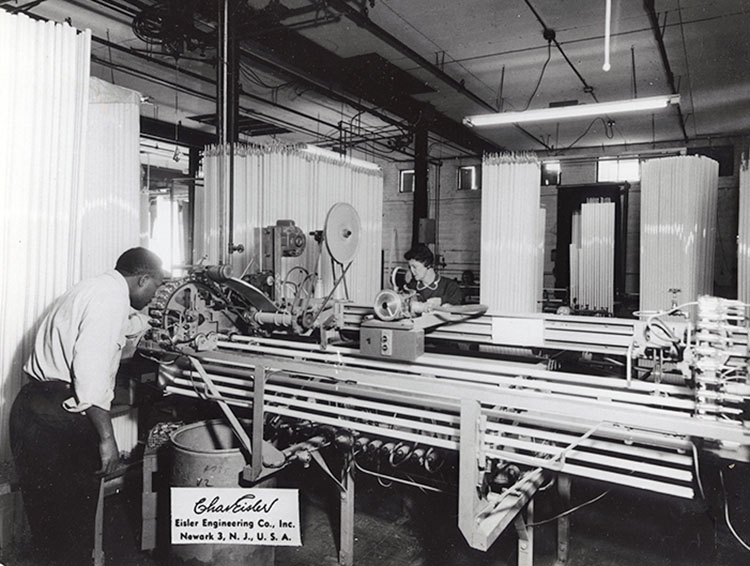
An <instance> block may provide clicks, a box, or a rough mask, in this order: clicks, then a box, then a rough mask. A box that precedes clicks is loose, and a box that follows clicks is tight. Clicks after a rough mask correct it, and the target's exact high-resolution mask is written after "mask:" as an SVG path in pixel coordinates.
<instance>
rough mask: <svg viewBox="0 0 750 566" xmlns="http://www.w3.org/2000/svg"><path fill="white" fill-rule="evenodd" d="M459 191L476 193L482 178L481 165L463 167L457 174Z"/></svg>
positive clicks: (460, 167)
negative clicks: (480, 173)
mask: <svg viewBox="0 0 750 566" xmlns="http://www.w3.org/2000/svg"><path fill="white" fill-rule="evenodd" d="M456 175H457V182H456V184H457V187H458V190H459V191H476V190H478V189H479V185H480V182H479V181H480V179H481V176H480V175H479V165H461V166H459V168H458V171H457V173H456Z"/></svg>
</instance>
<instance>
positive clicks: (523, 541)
mask: <svg viewBox="0 0 750 566" xmlns="http://www.w3.org/2000/svg"><path fill="white" fill-rule="evenodd" d="M524 515H525V516H526V519H525V521H524ZM533 522H534V499H533V498H532V499H529V503H528V504H527V505H526V512H525V513H524V512H522V513H519V514H518V515H517V516H516V519H515V521H514V523H515V526H516V532H517V533H518V566H534V527H533V526H531V525H532V523H533Z"/></svg>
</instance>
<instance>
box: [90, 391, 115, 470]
mask: <svg viewBox="0 0 750 566" xmlns="http://www.w3.org/2000/svg"><path fill="white" fill-rule="evenodd" d="M86 415H87V416H88V418H89V419H90V420H91V423H92V424H93V425H94V428H95V429H96V433H97V434H98V435H99V456H100V457H101V459H102V467H101V468H100V469H99V470H98V471H97V472H96V473H97V474H102V475H107V474H110V473H112V472H114V471H115V470H116V469H117V466H118V464H119V462H120V451H119V450H118V448H117V441H116V440H115V432H114V430H113V428H112V417H111V415H110V414H109V411H105V410H104V409H102V408H101V407H97V406H96V405H91V406H90V407H89V408H88V409H86Z"/></svg>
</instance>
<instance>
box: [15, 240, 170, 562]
mask: <svg viewBox="0 0 750 566" xmlns="http://www.w3.org/2000/svg"><path fill="white" fill-rule="evenodd" d="M162 277H163V276H162V269H161V260H160V259H159V258H158V256H156V254H154V253H153V252H150V251H149V250H147V249H145V248H132V249H130V250H128V251H126V252H124V253H123V254H122V255H121V256H120V258H119V259H118V260H117V264H116V266H115V269H114V270H110V271H107V272H106V273H104V274H102V275H99V276H98V277H94V278H91V279H87V280H84V281H81V282H80V283H78V284H77V285H76V286H75V287H73V288H72V289H70V290H69V291H68V292H67V293H65V294H64V295H63V296H62V297H60V298H59V299H58V300H57V301H56V303H55V304H54V306H53V307H52V310H51V311H50V312H49V314H47V316H46V317H45V318H44V320H43V321H42V324H41V326H40V328H39V331H38V333H37V336H36V341H35V342H34V349H33V351H32V354H31V357H30V358H29V360H28V361H27V363H26V365H25V366H24V368H23V369H24V372H25V373H26V374H27V376H28V377H29V378H30V380H29V382H28V383H27V384H26V385H24V387H23V388H22V389H21V391H20V392H19V394H18V397H16V400H15V401H14V403H13V407H12V409H11V415H10V440H11V448H12V450H13V457H14V459H15V463H16V469H17V472H18V476H19V482H20V486H21V493H22V495H23V500H24V506H25V508H26V515H27V517H28V519H29V525H30V527H31V534H32V538H33V541H34V545H35V547H36V548H37V550H38V551H39V552H40V554H41V556H40V558H41V559H42V560H45V559H46V560H47V561H52V560H53V559H55V560H57V561H58V562H57V563H62V564H70V565H76V566H77V565H79V564H90V563H91V559H92V550H93V547H94V519H95V514H96V505H97V498H98V493H99V491H98V487H99V483H98V480H99V477H100V476H101V475H105V474H108V473H111V472H112V471H114V470H115V469H116V468H117V466H118V463H119V451H118V448H117V443H116V441H115V438H114V433H113V430H112V419H111V416H110V414H109V410H110V408H111V404H112V399H113V398H114V388H115V376H116V374H117V369H118V366H119V363H120V357H121V355H122V349H123V347H124V346H125V341H126V335H127V333H128V328H129V320H130V316H131V315H133V314H135V313H134V312H133V310H132V309H135V310H140V309H142V308H144V307H145V306H146V305H147V304H148V303H149V302H150V301H151V299H152V298H153V296H154V294H155V292H156V289H157V287H159V285H161V283H162Z"/></svg>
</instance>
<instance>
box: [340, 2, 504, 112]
mask: <svg viewBox="0 0 750 566" xmlns="http://www.w3.org/2000/svg"><path fill="white" fill-rule="evenodd" d="M327 2H328V5H329V6H333V7H334V8H335V9H336V10H338V11H339V12H341V13H342V14H344V15H345V16H346V17H347V18H349V19H350V20H351V21H353V22H354V23H355V24H357V25H358V26H359V27H362V28H365V29H366V30H367V31H369V32H370V33H371V34H373V35H374V36H376V37H377V38H378V39H380V40H382V41H384V42H385V43H387V44H388V45H390V46H391V47H393V48H394V49H396V50H397V51H399V52H400V53H402V54H403V55H405V56H407V57H408V58H409V59H411V60H412V61H414V62H415V63H417V64H419V66H420V67H422V68H423V69H425V70H426V71H428V72H429V73H431V74H432V75H434V76H435V77H437V78H438V79H440V80H441V81H443V82H444V83H446V84H448V85H450V86H451V87H453V88H454V89H456V90H457V91H458V92H460V93H462V94H464V95H465V96H467V97H469V98H470V99H471V100H473V101H474V102H476V103H477V104H479V105H480V106H482V107H484V108H487V109H488V110H492V111H493V112H497V108H496V107H494V106H493V105H492V104H490V103H489V102H486V101H485V100H484V99H482V98H481V97H479V96H478V95H476V94H474V93H473V92H471V91H470V90H469V89H467V88H466V85H465V84H464V82H463V81H457V80H456V79H454V78H453V77H451V76H450V75H448V74H447V73H445V72H444V71H443V70H442V69H440V67H438V66H437V65H435V64H433V63H431V62H430V61H428V60H427V59H425V58H424V57H422V56H421V55H420V54H419V53H417V52H416V51H414V50H413V49H412V48H411V47H409V46H408V45H406V44H404V43H403V42H402V41H401V40H399V39H397V38H395V37H394V36H392V35H391V34H390V33H388V32H387V31H386V30H384V29H383V28H381V27H380V26H379V25H377V24H376V23H374V22H373V21H372V20H371V19H370V18H369V17H367V15H366V14H364V13H363V12H360V11H359V10H357V9H356V8H353V7H352V6H350V5H349V4H347V3H346V0H327Z"/></svg>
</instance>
